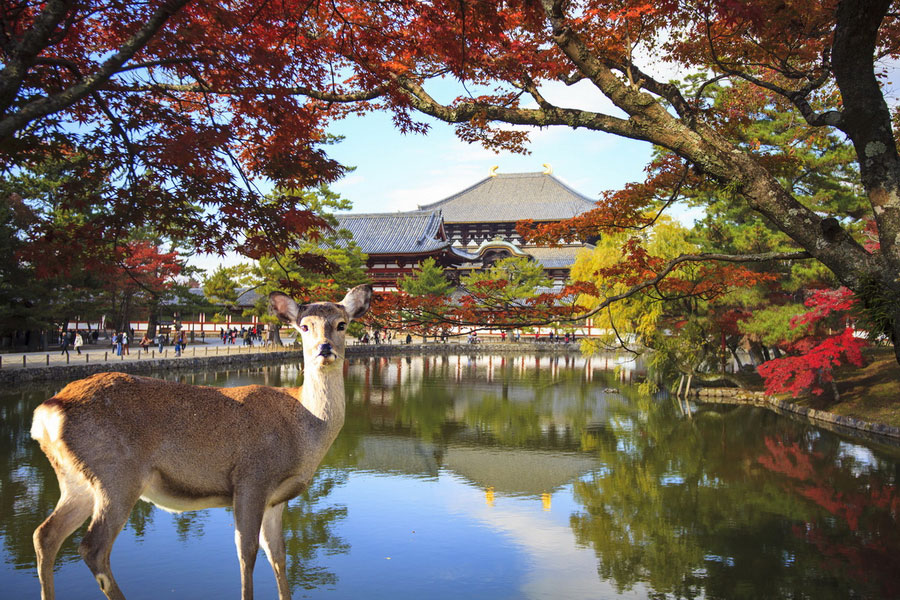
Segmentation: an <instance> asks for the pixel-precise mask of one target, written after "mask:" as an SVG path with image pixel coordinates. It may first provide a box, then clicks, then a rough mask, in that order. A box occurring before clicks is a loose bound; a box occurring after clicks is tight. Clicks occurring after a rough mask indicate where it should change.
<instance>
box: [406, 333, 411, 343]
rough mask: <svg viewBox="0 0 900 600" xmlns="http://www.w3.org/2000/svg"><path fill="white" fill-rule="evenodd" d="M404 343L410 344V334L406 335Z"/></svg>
mask: <svg viewBox="0 0 900 600" xmlns="http://www.w3.org/2000/svg"><path fill="white" fill-rule="evenodd" d="M406 343H407V344H412V334H409V333H407V334H406Z"/></svg>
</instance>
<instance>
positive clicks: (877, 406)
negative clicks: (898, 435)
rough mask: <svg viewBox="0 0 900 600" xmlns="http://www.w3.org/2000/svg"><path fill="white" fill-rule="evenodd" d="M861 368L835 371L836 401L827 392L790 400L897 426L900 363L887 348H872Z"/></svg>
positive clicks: (898, 418) (899, 398)
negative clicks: (899, 363)
mask: <svg viewBox="0 0 900 600" xmlns="http://www.w3.org/2000/svg"><path fill="white" fill-rule="evenodd" d="M867 358H868V359H869V360H870V362H869V364H868V365H866V366H865V367H864V368H862V369H859V368H856V367H841V368H839V369H837V370H836V371H835V382H836V384H837V389H838V394H839V396H840V398H839V400H837V401H836V400H835V398H834V395H833V394H832V393H831V392H830V391H826V392H825V393H824V394H823V395H822V396H818V397H817V396H810V397H808V398H797V399H794V400H792V401H793V402H796V403H797V404H801V405H803V406H809V407H811V408H815V409H821V410H827V411H829V412H832V413H835V414H838V415H846V416H848V417H854V418H857V419H862V420H863V421H870V422H876V423H885V424H887V425H893V426H895V427H900V365H898V364H897V361H896V359H895V358H894V353H893V351H892V350H889V349H876V350H873V351H871V352H870V353H869V354H868V356H867Z"/></svg>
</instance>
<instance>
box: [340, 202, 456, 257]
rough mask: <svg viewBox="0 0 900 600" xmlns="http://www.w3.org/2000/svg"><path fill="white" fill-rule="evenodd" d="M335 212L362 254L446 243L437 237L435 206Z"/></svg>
mask: <svg viewBox="0 0 900 600" xmlns="http://www.w3.org/2000/svg"><path fill="white" fill-rule="evenodd" d="M335 216H336V217H337V220H338V227H340V228H341V229H346V230H348V231H349V232H350V233H352V234H353V240H354V241H355V242H356V245H357V246H359V248H360V250H362V251H363V252H365V253H366V254H419V253H423V252H433V251H436V250H441V249H443V248H446V247H447V246H449V245H450V241H449V240H446V239H441V212H440V211H439V210H433V211H414V212H405V213H400V212H398V213H372V214H363V213H360V214H346V215H335Z"/></svg>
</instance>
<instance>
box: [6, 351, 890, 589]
mask: <svg viewBox="0 0 900 600" xmlns="http://www.w3.org/2000/svg"><path fill="white" fill-rule="evenodd" d="M612 363H613V361H611V360H608V359H598V358H594V359H583V358H580V357H578V358H576V357H571V356H569V357H566V356H557V357H548V356H543V357H535V356H517V357H509V356H507V357H499V356H479V357H466V356H437V357H425V358H422V357H414V358H396V357H394V358H390V359H388V358H371V359H359V360H354V361H351V362H349V364H348V366H347V379H348V383H347V403H348V404H347V406H348V411H347V421H346V424H345V426H344V429H343V431H342V433H341V435H340V436H339V438H338V439H337V441H336V442H335V444H334V446H333V447H332V449H331V451H330V452H329V454H328V456H327V457H326V459H325V461H324V462H323V465H322V467H321V468H320V470H319V472H318V474H317V476H316V478H315V479H314V482H313V484H312V485H311V487H310V489H309V491H308V493H306V494H305V495H304V496H302V497H300V498H297V499H295V500H293V501H291V502H290V504H289V507H288V511H287V514H286V515H285V531H286V539H287V546H288V571H289V572H288V577H289V579H290V582H291V585H292V588H293V596H294V598H362V597H365V598H430V599H434V598H448V599H450V598H453V599H457V598H460V597H462V598H469V599H472V598H491V599H492V600H493V599H497V598H511V599H512V598H548V599H550V598H553V599H560V598H563V599H564V598H662V597H669V598H696V597H705V598H723V599H726V598H727V599H739V598H748V599H750V598H754V599H756V598H816V599H823V598H851V597H852V598H891V597H894V598H896V597H900V523H898V520H900V492H898V487H897V485H898V478H900V452H898V451H897V449H895V448H892V447H890V446H886V445H877V444H867V443H861V442H857V441H852V440H850V439H848V438H843V437H840V436H838V435H836V434H833V433H830V432H828V431H825V430H821V429H818V428H816V427H814V426H812V425H809V424H806V423H800V422H797V421H794V420H791V419H789V418H786V417H781V416H778V415H776V414H774V413H772V412H769V411H766V410H763V409H758V408H752V407H740V406H739V407H734V406H729V407H724V406H713V405H702V406H694V407H693V408H694V411H693V414H692V415H686V414H684V413H683V412H682V411H681V410H680V407H679V405H678V403H676V402H675V401H674V400H672V399H671V398H669V397H667V396H665V395H663V394H658V395H655V396H648V395H645V394H641V393H639V392H638V390H637V388H636V387H635V386H633V385H631V384H630V383H628V382H627V381H628V379H629V378H628V377H626V376H625V374H624V373H625V372H620V373H619V374H618V375H617V374H615V373H614V372H612V371H609V370H607V368H610V367H611V366H612ZM169 377H170V378H177V379H181V380H184V381H187V382H192V383H197V384H203V385H220V386H234V385H244V384H248V383H264V384H267V385H276V386H277V385H297V384H298V382H299V381H300V379H301V377H302V376H301V372H300V369H299V367H298V365H295V364H287V365H281V366H267V367H260V368H254V369H250V370H246V369H245V370H242V371H231V372H218V373H194V374H187V375H185V374H181V375H170V376H169ZM59 387H61V386H60V384H56V385H42V384H32V385H28V386H24V388H23V387H18V386H17V387H16V388H14V389H8V390H4V391H3V392H0V411H2V424H0V427H2V437H0V443H2V447H0V456H2V461H0V548H2V551H0V552H2V554H0V561H2V567H0V590H2V592H0V596H2V597H5V598H36V597H39V590H40V588H39V585H38V581H37V577H36V574H35V565H34V550H33V548H32V542H31V535H32V531H33V530H34V528H35V527H36V526H37V525H38V524H39V523H40V522H41V521H42V520H43V519H44V518H45V517H46V516H47V515H48V514H49V513H50V512H51V511H52V509H53V506H54V505H55V503H56V501H57V499H58V487H57V483H56V479H55V476H54V474H53V471H52V470H51V468H50V466H49V463H48V462H47V460H46V458H45V457H44V456H43V454H42V453H41V452H40V450H39V448H38V446H37V444H36V443H35V442H33V441H32V440H31V439H30V438H29V435H28V429H29V427H30V421H31V411H32V410H33V408H34V407H35V406H36V405H37V403H39V402H40V401H41V400H43V399H45V398H47V397H49V396H50V395H52V394H53V393H54V392H55V391H56V390H57V389H58V388H59ZM223 443H227V440H223ZM82 532H83V530H82V531H79V532H78V533H76V534H75V535H74V536H72V537H71V538H70V539H69V540H68V541H67V542H66V544H65V545H64V546H63V549H62V551H61V552H60V556H59V558H58V560H57V573H56V585H57V588H56V589H57V594H58V597H59V598H60V600H74V599H80V598H101V597H102V596H101V594H100V591H99V589H98V587H97V585H96V584H95V582H94V580H93V577H92V576H91V574H90V572H89V571H88V569H87V567H86V566H85V565H84V563H83V562H82V561H81V559H80V558H79V556H78V553H77V543H78V541H79V540H80V538H81V534H82ZM233 533H234V530H233V526H232V515H231V513H230V512H229V511H227V510H224V509H219V510H208V511H198V512H192V513H183V514H181V515H172V514H169V513H166V512H163V511H160V510H158V509H156V508H154V507H152V506H151V505H149V504H146V503H143V502H139V503H138V505H137V507H136V508H135V510H134V512H133V513H132V515H131V518H130V520H129V522H128V524H127V525H126V527H125V530H124V531H123V532H122V534H121V535H120V536H119V538H118V541H117V542H116V545H115V548H114V551H113V555H112V564H113V571H114V573H115V574H116V577H117V579H118V581H119V584H120V585H121V587H122V589H123V591H124V592H125V594H126V595H127V596H128V598H129V599H131V600H134V599H140V598H147V599H151V598H165V597H168V598H222V597H225V598H237V597H239V596H240V576H239V571H238V562H237V556H236V551H235V549H234V538H233ZM255 584H256V593H257V597H259V598H275V597H277V591H276V587H275V578H274V576H273V575H272V572H271V569H270V568H269V565H268V563H267V562H266V561H265V559H264V557H263V556H262V555H261V556H260V560H258V562H257V565H256V578H255Z"/></svg>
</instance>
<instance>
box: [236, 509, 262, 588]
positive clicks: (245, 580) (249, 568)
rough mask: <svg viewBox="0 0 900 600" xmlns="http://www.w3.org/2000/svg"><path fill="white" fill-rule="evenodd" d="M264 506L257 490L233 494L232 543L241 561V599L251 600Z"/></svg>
mask: <svg viewBox="0 0 900 600" xmlns="http://www.w3.org/2000/svg"><path fill="white" fill-rule="evenodd" d="M265 508H266V502H265V498H263V497H261V496H260V494H259V492H257V491H250V492H244V493H235V495H234V543H235V545H236V546H237V551H238V560H239V561H240V563H241V600H253V567H254V565H255V564H256V554H257V553H258V552H259V534H260V529H261V528H262V520H263V513H264V511H265Z"/></svg>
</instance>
